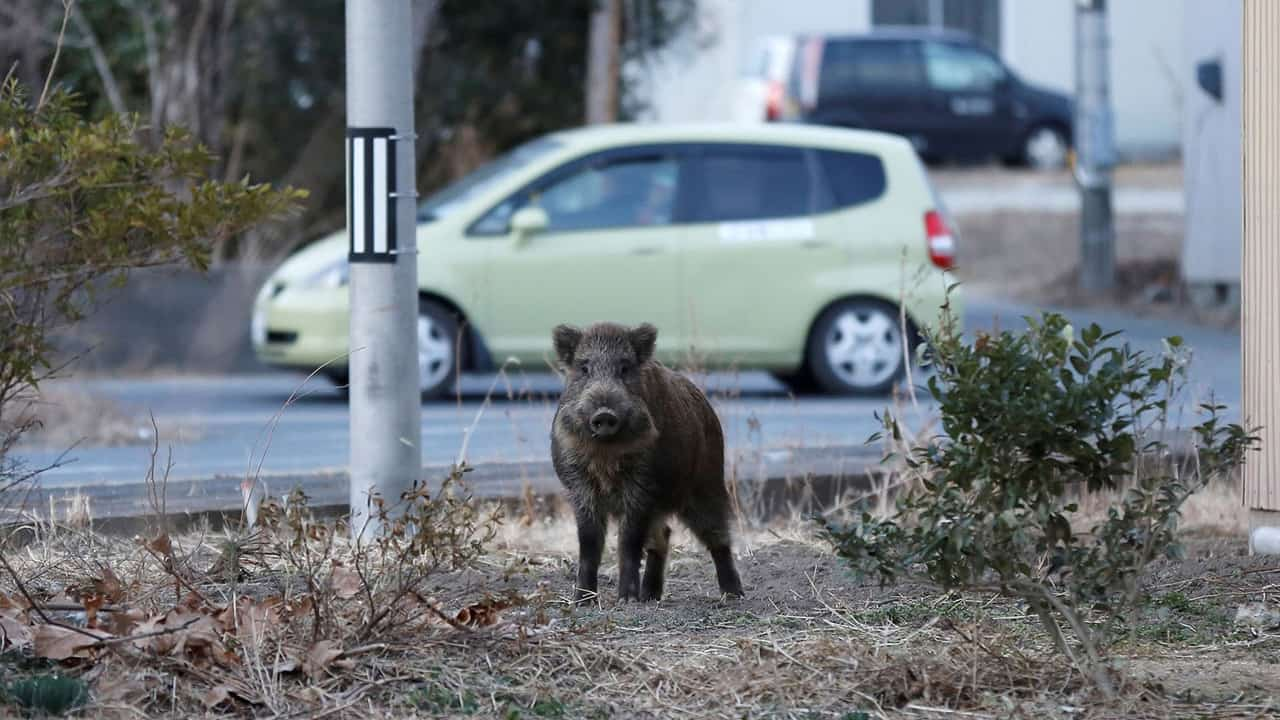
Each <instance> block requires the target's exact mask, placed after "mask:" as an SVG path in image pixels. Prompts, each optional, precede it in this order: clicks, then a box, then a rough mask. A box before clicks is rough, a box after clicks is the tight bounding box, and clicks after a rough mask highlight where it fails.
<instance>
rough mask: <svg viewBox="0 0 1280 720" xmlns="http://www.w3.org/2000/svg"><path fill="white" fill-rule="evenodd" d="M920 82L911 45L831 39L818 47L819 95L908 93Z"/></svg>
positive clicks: (918, 70) (890, 41)
mask: <svg viewBox="0 0 1280 720" xmlns="http://www.w3.org/2000/svg"><path fill="white" fill-rule="evenodd" d="M922 85H923V79H922V78H921V73H920V65H919V60H918V55H917V53H916V50H915V47H914V46H913V45H912V44H911V43H909V42H905V41H900V40H833V41H829V42H827V43H826V44H825V45H824V46H823V48H822V70H821V73H820V74H819V77H818V94H819V96H820V97H833V96H841V95H849V94H851V93H855V92H886V91H888V92H909V91H911V90H912V89H913V88H917V87H920V86H922Z"/></svg>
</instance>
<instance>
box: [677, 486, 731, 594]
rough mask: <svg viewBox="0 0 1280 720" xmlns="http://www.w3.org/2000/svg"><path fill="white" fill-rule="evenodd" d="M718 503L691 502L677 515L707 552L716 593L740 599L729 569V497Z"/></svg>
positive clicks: (720, 499) (721, 499)
mask: <svg viewBox="0 0 1280 720" xmlns="http://www.w3.org/2000/svg"><path fill="white" fill-rule="evenodd" d="M718 500H719V501H718V502H715V501H713V502H703V503H697V502H695V503H693V504H692V506H691V507H689V508H688V509H687V510H685V511H684V512H682V513H681V514H680V519H681V520H683V521H684V524H685V525H687V526H688V527H689V530H690V531H692V532H693V534H694V535H695V536H696V537H697V538H698V540H699V541H700V542H701V543H702V544H703V545H705V546H707V550H709V551H711V560H712V561H713V562H715V564H716V582H718V583H719V585H720V592H722V593H724V594H726V595H737V596H738V597H742V596H743V592H742V580H741V579H739V577H738V570H737V568H735V567H734V566H733V552H732V551H731V550H730V549H729V498H728V496H727V495H726V496H724V497H723V498H719V499H718Z"/></svg>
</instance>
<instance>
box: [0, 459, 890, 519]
mask: <svg viewBox="0 0 1280 720" xmlns="http://www.w3.org/2000/svg"><path fill="white" fill-rule="evenodd" d="M880 459H881V458H880V454H879V453H878V451H875V450H874V449H873V448H869V447H865V446H863V447H857V446H842V447H817V448H773V449H762V450H751V451H744V452H739V453H737V454H736V455H735V456H734V457H732V458H730V459H729V461H728V462H727V463H726V477H727V478H728V479H729V480H730V482H733V483H736V484H738V485H740V486H742V487H743V490H742V491H741V492H740V494H742V493H743V492H746V491H747V490H749V491H750V493H752V494H753V495H752V500H753V502H754V503H755V504H756V505H757V506H759V507H760V508H763V509H764V511H765V512H768V513H770V514H772V513H775V512H779V511H783V510H786V509H787V508H790V507H794V506H795V504H796V503H798V502H810V501H813V500H815V499H821V498H828V497H834V496H835V494H836V493H838V492H841V491H843V490H845V489H853V488H856V487H870V482H869V480H868V478H869V473H873V472H874V469H875V467H876V466H877V465H878V464H879V462H880ZM452 470H453V468H452V466H445V465H429V466H426V467H424V468H423V469H422V474H421V476H420V479H421V481H422V482H424V483H426V484H427V486H428V487H429V488H435V487H439V484H440V482H441V481H442V480H443V479H444V478H447V477H448V476H449V475H450V473H451V472H452ZM260 479H261V480H262V482H263V487H264V488H265V490H266V494H267V495H268V496H269V497H272V498H280V497H282V496H285V495H287V494H288V493H289V492H291V491H292V490H293V489H294V488H295V487H300V488H301V489H302V491H303V492H304V493H306V495H307V498H308V505H309V506H310V507H312V508H314V509H316V510H317V511H327V512H334V513H339V514H340V513H341V512H342V511H345V509H346V508H347V507H348V503H349V489H348V488H349V485H348V480H349V476H348V474H347V471H346V470H345V469H338V468H331V469H317V470H314V471H307V472H292V473H274V474H263V475H262V476H261V477H260ZM242 480H243V476H233V475H214V476H210V477H196V478H180V479H173V480H169V481H168V482H167V483H165V484H164V485H163V497H164V500H165V509H166V512H167V514H168V516H169V518H170V520H171V521H172V522H174V523H175V524H177V525H180V526H190V525H193V524H198V523H201V522H203V521H209V522H210V523H212V524H214V525H218V526H221V525H223V524H225V523H227V522H238V518H239V516H240V511H241V503H242V497H241V492H240V485H241V481H242ZM464 481H465V483H466V487H467V490H468V491H469V492H470V493H471V494H472V495H473V496H474V497H477V498H482V499H486V500H498V501H503V502H524V501H526V499H527V498H529V497H533V498H541V499H543V500H548V499H550V498H553V497H554V496H557V495H558V494H559V493H560V489H561V488H560V483H559V480H558V479H557V478H556V475H555V470H554V469H553V468H552V465H551V462H550V461H549V460H547V461H538V460H531V461H522V462H508V461H489V462H478V463H476V464H475V465H474V466H472V467H471V468H470V469H469V471H468V472H467V473H466V474H465V476H464ZM151 497H152V491H151V488H150V487H149V485H148V484H147V483H145V482H137V483H124V484H111V485H99V486H94V485H85V486H79V487H63V486H59V487H56V488H48V489H46V488H42V487H40V486H39V485H38V484H37V486H36V487H34V488H32V489H30V491H28V492H26V493H24V494H23V495H22V496H21V498H20V502H19V503H15V502H12V501H11V502H10V504H20V505H21V507H22V508H25V512H23V513H21V516H24V517H27V518H33V517H34V518H38V519H41V520H49V519H50V517H51V516H53V517H55V518H56V519H57V520H59V521H65V520H66V519H67V518H68V516H69V515H71V514H74V513H82V514H87V515H88V516H89V517H91V518H92V519H93V523H94V526H95V527H96V528H98V529H101V530H104V531H108V532H109V531H111V530H112V529H119V530H121V531H127V532H132V528H136V527H140V526H143V525H145V523H146V522H147V521H149V520H151V519H153V518H154V517H155V516H156V514H157V513H156V511H155V509H154V508H153V506H152V501H151V499H150V498H151ZM4 505H5V503H4V502H0V508H2V507H3V506H4ZM7 514H8V515H9V516H10V517H11V518H12V519H17V518H16V517H15V513H14V512H13V511H9V512H8V513H7Z"/></svg>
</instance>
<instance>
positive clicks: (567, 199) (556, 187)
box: [473, 154, 679, 235]
mask: <svg viewBox="0 0 1280 720" xmlns="http://www.w3.org/2000/svg"><path fill="white" fill-rule="evenodd" d="M678 173H679V165H678V163H677V161H676V159H675V158H673V157H670V156H667V155H662V154H654V155H645V156H634V157H618V158H613V159H608V160H602V161H598V162H587V163H583V164H581V165H580V166H579V167H577V168H575V169H573V170H571V171H570V172H569V174H567V175H563V176H560V177H556V178H555V179H553V180H551V181H550V182H548V183H546V184H540V185H536V186H535V187H534V188H532V189H531V190H529V191H526V192H521V193H519V194H517V195H515V196H513V197H511V198H508V199H507V200H505V201H503V202H502V203H500V204H498V206H497V207H495V208H493V210H491V211H489V213H487V214H486V215H485V216H484V217H483V218H481V219H480V220H479V221H478V222H477V223H476V224H475V226H474V227H473V232H474V233H476V234H479V235H495V234H501V233H505V232H506V231H507V226H508V224H509V222H510V220H511V216H512V215H513V214H515V211H516V210H519V209H520V208H521V207H524V206H525V205H526V204H530V203H532V204H536V205H538V206H540V207H541V208H542V209H543V210H545V211H546V212H547V218H548V220H549V221H550V223H549V225H548V226H547V230H548V231H550V232H559V231H569V230H596V229H605V228H624V227H644V226H656V225H668V224H670V223H671V220H672V213H673V211H674V209H675V201H676V183H677V180H678V177H677V176H678Z"/></svg>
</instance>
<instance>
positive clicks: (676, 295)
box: [251, 124, 958, 397]
mask: <svg viewBox="0 0 1280 720" xmlns="http://www.w3.org/2000/svg"><path fill="white" fill-rule="evenodd" d="M417 242H418V248H419V255H418V281H419V285H420V288H421V294H420V296H419V297H420V299H419V319H418V353H419V371H420V372H419V378H420V386H421V390H422V393H423V395H424V397H431V396H436V395H441V394H443V393H446V392H448V391H449V390H450V389H451V388H452V387H453V384H454V382H455V378H456V373H457V370H458V369H459V368H461V369H462V370H485V369H491V368H493V367H494V365H495V364H499V363H501V362H503V361H504V360H505V359H507V358H516V359H518V360H519V361H520V362H521V363H522V364H523V365H524V367H526V368H528V367H531V366H532V367H546V363H548V362H549V361H550V359H551V339H550V338H551V335H550V333H551V328H552V327H553V326H555V325H556V324H558V323H574V324H578V325H586V324H589V323H591V322H594V321H601V320H609V321H615V322H620V323H626V324H635V323H640V322H651V323H653V324H655V325H656V326H657V327H658V329H659V338H658V357H659V359H660V360H662V361H663V362H665V363H668V364H670V365H674V366H684V367H697V368H702V369H717V368H738V369H762V370H767V371H770V372H772V373H773V374H774V375H775V376H777V377H778V378H779V379H780V380H782V381H783V382H785V383H787V384H788V385H790V386H791V387H793V388H794V389H796V390H797V391H809V390H817V391H822V392H826V393H832V394H883V393H886V392H888V391H889V390H890V389H891V388H892V386H893V384H894V383H895V381H898V380H900V379H901V378H903V377H904V376H905V374H906V371H907V361H906V359H905V357H904V352H903V345H904V342H906V343H908V344H912V343H914V342H915V340H916V338H917V337H918V335H917V332H918V329H919V328H921V327H923V326H924V325H926V324H930V323H934V322H936V321H937V319H938V315H939V312H940V307H941V305H942V304H943V301H944V294H945V288H946V286H947V285H949V284H951V283H952V279H951V277H950V273H949V272H948V271H949V270H950V268H951V267H952V265H953V263H954V259H955V240H954V237H953V234H952V232H951V230H950V229H949V227H948V224H947V221H946V220H945V218H944V213H943V209H942V207H941V205H940V202H939V200H938V198H937V195H936V194H935V193H934V191H933V189H932V187H931V185H930V184H929V180H928V177H927V174H926V172H925V170H924V167H923V165H922V164H921V162H920V160H919V159H918V158H917V156H916V154H915V151H914V150H913V149H912V147H911V145H910V143H909V142H908V141H906V140H905V139H902V138H899V137H897V136H894V135H887V134H882V133H875V132H866V131H856V130H844V129H837V128H827V127H815V126H803V125H754V126H743V125H710V124H706V125H687V126H671V125H610V126H595V127H590V128H583V129H577V130H571V131H565V132H558V133H554V134H551V135H547V136H544V137H541V138H539V139H536V140H533V141H531V142H529V143H527V144H525V145H522V146H520V147H518V148H516V149H514V150H512V151H511V152H509V153H507V154H505V155H503V156H501V157H499V158H497V159H496V160H494V161H492V162H490V163H489V164H487V165H485V166H483V167H481V168H479V169H478V170H476V171H475V172H473V173H471V174H470V175H467V176H466V177H464V178H462V179H461V180H459V181H457V182H455V183H454V184H452V185H450V186H449V187H447V188H445V189H444V190H442V191H440V192H439V193H437V194H435V195H434V196H432V197H430V198H428V199H427V200H426V201H425V202H423V203H422V205H421V206H420V208H419V213H418V226H417ZM347 253H348V245H347V239H346V233H345V231H343V232H339V233H336V234H333V235H330V236H328V237H326V238H324V239H321V240H319V241H318V242H316V243H314V244H312V245H310V246H308V247H306V248H304V249H302V250H300V251H298V252H297V253H295V254H294V255H293V256H292V257H290V258H289V259H288V260H287V261H285V262H284V263H283V264H282V265H281V266H280V268H279V269H278V270H277V271H276V272H275V273H274V274H273V275H272V276H271V277H270V278H269V279H268V280H267V282H266V283H265V284H264V285H263V287H262V290H261V291H260V293H259V294H258V297H257V300H256V303H255V306H254V312H253V319H252V322H251V335H252V338H253V345H254V347H255V349H256V352H257V355H258V357H259V358H260V359H261V360H262V361H263V362H264V363H267V364H270V365H277V366H285V367H294V368H300V369H304V370H310V369H314V368H315V367H317V366H319V365H320V364H322V363H324V362H326V361H330V360H332V359H333V358H334V357H335V356H341V355H342V354H343V353H345V351H346V349H347V347H348V315H347V298H348V295H347V268H348V265H347ZM957 299H958V298H957V297H956V296H955V294H953V295H952V298H951V300H952V307H953V309H956V302H957ZM900 302H901V303H902V304H903V305H904V306H905V317H906V334H905V335H904V334H903V331H902V328H903V324H902V322H901V318H900V314H899V305H900ZM495 361H496V362H495ZM327 371H328V374H329V375H330V376H331V377H333V378H334V380H335V381H337V382H339V383H342V382H345V368H343V367H341V366H336V367H335V366H332V365H331V366H329V367H328V368H327Z"/></svg>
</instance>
